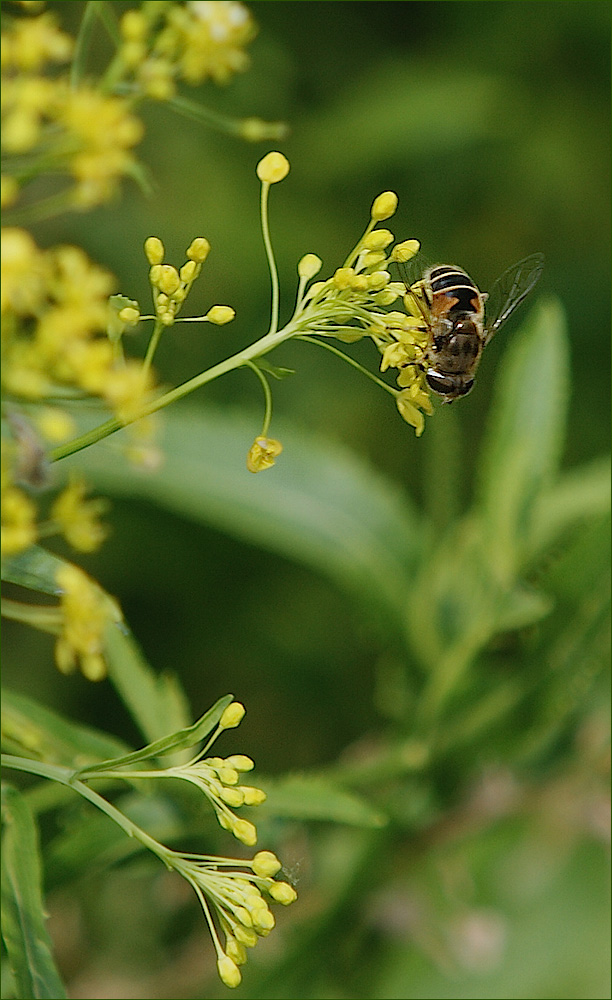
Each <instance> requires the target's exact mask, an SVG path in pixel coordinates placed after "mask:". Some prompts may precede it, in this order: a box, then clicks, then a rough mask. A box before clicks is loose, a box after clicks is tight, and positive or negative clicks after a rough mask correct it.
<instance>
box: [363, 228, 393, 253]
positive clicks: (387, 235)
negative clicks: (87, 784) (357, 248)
mask: <svg viewBox="0 0 612 1000" xmlns="http://www.w3.org/2000/svg"><path fill="white" fill-rule="evenodd" d="M393 239H394V237H393V233H391V232H389V230H388V229H373V230H372V232H371V233H368V234H367V236H364V238H363V243H362V246H364V247H365V248H366V249H367V250H384V249H385V247H388V246H389V244H390V243H393Z"/></svg>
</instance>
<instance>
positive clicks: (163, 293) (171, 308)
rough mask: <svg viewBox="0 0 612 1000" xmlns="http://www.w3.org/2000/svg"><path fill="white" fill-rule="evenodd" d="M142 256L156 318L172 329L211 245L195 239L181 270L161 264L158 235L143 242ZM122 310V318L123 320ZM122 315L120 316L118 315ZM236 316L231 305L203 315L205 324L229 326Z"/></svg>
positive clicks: (161, 257) (202, 237) (215, 307)
mask: <svg viewBox="0 0 612 1000" xmlns="http://www.w3.org/2000/svg"><path fill="white" fill-rule="evenodd" d="M144 248H145V254H146V257H147V260H148V261H149V264H150V265H151V269H150V271H149V281H150V283H151V289H152V292H153V304H154V307H155V315H156V317H157V318H158V319H159V321H160V322H161V323H162V325H163V326H172V324H173V323H174V321H175V319H176V316H177V314H178V312H179V310H180V309H181V306H182V305H183V302H184V301H185V299H186V298H187V296H188V295H189V292H190V290H191V286H192V285H193V283H194V281H195V280H196V278H197V277H198V276H199V274H200V272H201V270H202V264H203V263H204V261H205V260H206V258H207V257H208V254H209V253H210V243H209V242H208V240H207V239H206V238H205V237H204V236H198V237H196V239H194V240H192V241H191V244H190V245H189V246H188V248H187V262H186V263H185V264H183V266H182V267H181V268H180V269H177V268H176V267H174V266H173V265H172V264H164V263H163V260H164V254H165V250H164V245H163V243H162V241H161V240H160V239H159V238H158V237H157V236H149V237H148V239H146V240H145V245H144ZM126 311H127V310H123V314H124V316H123V318H126V316H125V313H126ZM120 315H121V314H120ZM235 315H236V313H235V312H234V310H233V309H232V307H231V306H221V305H215V306H211V308H210V309H209V310H208V312H207V313H206V315H205V316H203V317H201V319H202V320H205V321H206V322H208V323H214V324H215V325H216V326H224V325H225V324H226V323H230V322H231V321H232V320H233V318H234V316H235Z"/></svg>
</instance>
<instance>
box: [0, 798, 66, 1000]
mask: <svg viewBox="0 0 612 1000" xmlns="http://www.w3.org/2000/svg"><path fill="white" fill-rule="evenodd" d="M3 817H4V822H5V832H4V834H3V837H2V937H3V939H4V943H5V945H6V950H7V954H8V959H9V963H10V966H11V969H12V972H13V975H14V978H15V984H16V987H17V996H18V997H24V998H25V997H27V998H34V997H49V998H53V1000H63V998H64V997H65V996H66V991H65V989H64V984H63V983H62V980H61V978H60V975H59V973H58V971H57V968H56V966H55V962H54V960H53V956H52V951H51V941H50V938H49V935H48V933H47V928H46V926H45V914H44V904H43V897H42V877H41V867H40V856H39V843H38V831H37V829H36V824H35V822H34V818H33V816H32V813H31V812H30V810H29V808H28V806H27V804H26V802H25V799H24V797H23V795H21V793H20V792H18V791H17V790H16V789H14V788H11V787H8V788H5V789H3Z"/></svg>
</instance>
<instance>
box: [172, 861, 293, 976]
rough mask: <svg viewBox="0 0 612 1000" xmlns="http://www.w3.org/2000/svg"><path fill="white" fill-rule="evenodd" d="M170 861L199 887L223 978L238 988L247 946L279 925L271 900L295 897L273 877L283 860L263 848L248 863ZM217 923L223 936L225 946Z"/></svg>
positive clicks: (285, 902)
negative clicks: (240, 967)
mask: <svg viewBox="0 0 612 1000" xmlns="http://www.w3.org/2000/svg"><path fill="white" fill-rule="evenodd" d="M167 863H168V864H169V866H170V867H172V868H174V869H175V870H176V871H179V872H180V874H181V875H183V877H184V878H185V879H187V881H188V882H189V883H190V884H191V885H192V886H193V888H194V889H195V892H196V895H197V897H198V899H199V901H200V904H201V906H202V909H203V911H204V914H205V916H206V919H207V921H208V926H209V928H210V932H211V935H212V938H213V943H214V945H215V949H216V952H217V969H218V971H219V976H220V977H221V980H222V982H223V983H225V985H226V986H229V987H230V988H234V987H235V986H239V985H240V982H241V979H242V976H241V974H240V969H239V966H240V965H244V963H245V962H246V960H247V948H254V947H255V945H256V944H257V942H258V940H259V938H262V937H267V935H268V934H269V933H270V931H271V930H272V929H273V928H274V925H275V923H276V921H275V919H274V914H273V913H272V910H271V909H270V903H280V904H281V905H283V906H288V905H289V904H290V903H293V902H294V901H295V900H296V899H297V893H296V891H295V889H294V888H293V886H291V885H289V883H288V882H277V881H276V879H275V878H274V875H276V874H277V872H278V871H280V868H281V863H280V861H279V860H278V858H277V857H276V855H274V854H273V853H272V852H271V851H259V852H258V853H257V854H256V855H255V857H254V858H253V859H252V860H250V861H249V860H246V859H245V860H239V859H233V858H217V857H202V856H198V855H191V854H182V855H181V854H174V855H173V856H172V858H171V859H170V860H169V861H168V862H167ZM213 914H214V917H213ZM214 918H216V921H215V919H214ZM217 927H218V928H219V930H220V931H221V933H222V934H223V935H224V937H225V945H224V946H223V945H222V944H221V941H220V940H219V933H218V930H217Z"/></svg>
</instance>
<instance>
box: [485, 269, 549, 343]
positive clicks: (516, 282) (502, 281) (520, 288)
mask: <svg viewBox="0 0 612 1000" xmlns="http://www.w3.org/2000/svg"><path fill="white" fill-rule="evenodd" d="M543 267H544V254H541V253H532V254H531V256H530V257H525V258H524V260H520V261H519V262H518V264H514V265H513V266H512V267H509V268H508V270H507V271H504V273H503V274H502V276H501V278H498V279H497V281H496V282H495V284H494V285H493V288H492V289H491V291H490V293H489V296H488V298H487V320H486V336H485V344H488V342H489V341H490V340H491V338H492V337H493V336H494V335H495V334H496V333H497V331H498V330H499V328H500V326H502V324H503V323H505V322H506V320H507V319H508V317H509V316H511V315H512V313H513V312H514V310H515V309H516V308H517V306H519V305H520V304H521V302H522V301H523V299H525V298H526V297H527V296H528V295H529V292H530V291H531V289H532V288H533V287H534V285H535V284H536V283H537V282H538V280H539V278H540V275H541V274H542V269H543Z"/></svg>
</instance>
